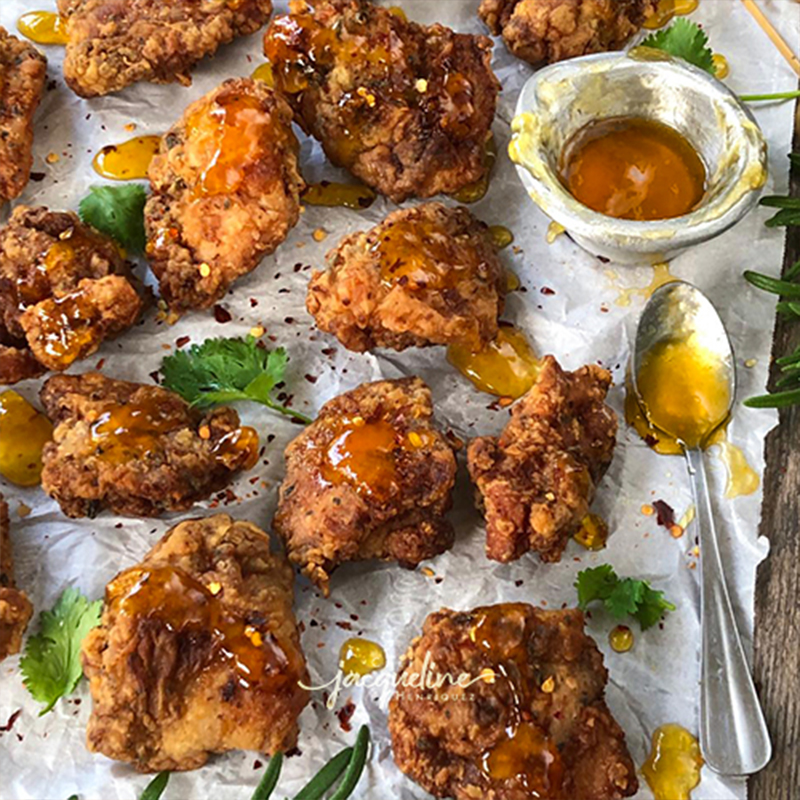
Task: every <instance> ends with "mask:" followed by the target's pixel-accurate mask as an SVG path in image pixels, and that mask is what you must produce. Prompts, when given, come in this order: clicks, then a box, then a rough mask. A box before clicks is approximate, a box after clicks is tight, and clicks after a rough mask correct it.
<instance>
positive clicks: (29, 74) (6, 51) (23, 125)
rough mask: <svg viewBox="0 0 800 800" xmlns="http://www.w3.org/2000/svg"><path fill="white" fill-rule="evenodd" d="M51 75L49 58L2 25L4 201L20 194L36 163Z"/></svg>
mask: <svg viewBox="0 0 800 800" xmlns="http://www.w3.org/2000/svg"><path fill="white" fill-rule="evenodd" d="M46 77H47V59H46V58H45V57H44V56H43V55H42V54H41V53H40V52H39V51H38V50H37V49H36V48H35V47H33V46H32V45H30V44H28V43H27V42H23V41H21V40H20V39H17V37H16V36H11V35H10V34H9V33H8V31H6V29H5V28H3V27H2V26H0V205H2V203H3V202H4V201H5V200H13V199H14V198H15V197H19V195H20V194H21V193H22V190H23V189H24V188H25V187H26V186H27V185H28V179H29V177H30V174H31V165H32V164H33V115H34V114H35V113H36V109H37V108H38V107H39V102H40V101H41V99H42V94H43V93H44V84H45V79H46Z"/></svg>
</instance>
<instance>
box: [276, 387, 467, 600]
mask: <svg viewBox="0 0 800 800" xmlns="http://www.w3.org/2000/svg"><path fill="white" fill-rule="evenodd" d="M432 416H433V405H432V402H431V394H430V390H429V389H428V387H427V386H426V385H425V384H424V383H423V382H422V381H421V380H420V379H419V378H405V379H403V380H395V381H378V382H376V383H366V384H362V385H361V386H359V387H358V388H357V389H354V390H353V391H351V392H345V393H344V394H342V395H339V396H338V397H335V398H333V400H330V401H329V402H327V403H326V404H325V405H324V406H323V407H322V409H321V410H320V412H319V416H318V417H317V419H316V420H315V421H314V422H313V423H312V424H311V425H309V426H308V428H306V430H305V431H303V433H301V434H300V436H298V437H297V438H296V439H295V440H294V441H292V442H291V443H290V444H289V446H288V447H287V448H286V477H285V478H284V480H283V483H282V484H281V488H280V494H279V500H278V509H277V512H276V514H275V520H274V523H273V525H274V528H275V531H276V532H277V533H278V534H279V535H280V536H281V537H282V538H283V540H284V542H285V543H286V549H287V551H288V554H289V559H290V560H291V561H292V562H294V563H295V564H297V565H299V566H300V567H301V568H302V570H303V572H304V573H305V574H306V575H308V576H309V578H311V580H312V581H314V583H316V584H317V585H318V586H319V587H320V588H321V589H322V590H323V591H324V592H325V594H326V595H327V593H328V584H329V581H330V573H331V572H332V571H333V570H334V569H335V568H336V567H337V566H338V565H339V564H342V563H344V562H346V561H362V560H369V559H381V560H384V561H399V562H400V563H401V564H403V565H405V566H416V565H417V564H419V563H420V562H421V561H423V560H424V559H427V558H432V557H433V556H436V555H439V554H440V553H443V552H444V551H445V550H447V549H448V548H450V547H451V546H452V544H453V535H454V534H453V527H452V525H451V524H450V522H449V521H448V520H447V519H446V517H445V514H446V512H447V511H448V510H449V509H450V506H451V495H452V490H453V485H454V483H455V475H456V460H455V456H454V454H453V446H452V445H451V444H450V443H449V442H448V441H447V439H445V437H444V436H442V434H440V433H439V432H437V431H436V430H435V429H434V428H433V427H432V425H431V418H432ZM353 420H359V421H360V423H365V424H366V425H374V426H386V425H388V426H390V428H391V429H392V434H391V437H392V445H391V448H392V449H391V450H390V451H389V452H390V456H389V457H388V459H387V464H383V465H378V468H377V470H375V469H373V470H372V473H371V474H369V475H368V477H367V479H366V480H367V481H368V482H370V481H374V482H373V483H371V485H369V483H368V486H367V487H366V488H365V487H363V486H360V485H359V483H358V482H356V481H351V480H347V479H340V478H339V477H338V476H337V477H335V478H331V477H330V475H328V474H326V464H327V463H328V459H329V457H330V452H331V448H336V447H337V444H336V443H337V442H341V441H342V438H341V437H342V435H343V430H345V429H343V427H342V426H343V424H344V423H345V422H347V421H350V422H352V421H353ZM384 430H385V429H384ZM409 437H410V439H411V440H413V441H414V442H416V444H414V445H411V446H407V445H406V444H405V442H407V441H408V439H409ZM364 444H365V452H362V453H359V454H357V455H356V463H354V464H353V467H354V468H355V469H356V470H358V469H359V464H358V463H357V459H358V458H369V457H370V454H369V452H367V451H372V452H374V451H375V449H377V448H378V447H379V444H378V441H377V439H376V440H373V441H367V442H365V443H364ZM386 469H391V470H392V475H391V481H390V482H389V484H390V485H389V486H388V488H382V489H379V488H378V486H377V483H378V482H383V481H384V479H385V478H386V473H385V472H382V471H381V470H386ZM368 471H369V470H368Z"/></svg>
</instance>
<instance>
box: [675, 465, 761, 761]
mask: <svg viewBox="0 0 800 800" xmlns="http://www.w3.org/2000/svg"><path fill="white" fill-rule="evenodd" d="M686 461H687V463H688V466H689V474H690V475H691V477H692V488H693V490H694V496H695V504H696V507H697V522H698V526H699V530H700V567H701V572H702V575H701V578H702V580H701V584H700V586H701V592H700V597H701V602H700V606H701V625H702V641H703V643H702V661H701V678H700V680H701V687H700V688H701V695H700V746H701V749H702V752H703V756H704V758H705V760H706V763H707V764H708V766H709V767H711V769H713V770H714V771H715V772H719V773H720V774H722V775H750V774H752V773H754V772H758V771H759V770H760V769H762V768H763V767H764V766H766V764H767V763H768V762H769V760H770V757H771V755H772V745H771V743H770V738H769V731H768V730H767V723H766V721H765V719H764V713H763V711H762V710H761V705H760V703H759V700H758V695H757V694H756V689H755V685H754V684H753V678H752V676H751V674H750V668H749V666H748V664H747V658H746V657H745V654H744V648H743V647H742V640H741V638H740V637H739V631H738V629H737V627H736V619H735V617H734V615H733V606H732V605H731V599H730V595H729V594H728V587H727V585H726V583H725V574H724V571H723V566H722V558H721V556H720V551H719V542H718V539H717V531H716V528H715V526H714V513H713V509H712V507H711V498H710V495H709V491H708V481H707V479H706V470H705V463H704V461H703V452H702V451H701V450H699V449H695V450H687V451H686Z"/></svg>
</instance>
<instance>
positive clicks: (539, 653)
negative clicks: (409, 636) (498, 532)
mask: <svg viewBox="0 0 800 800" xmlns="http://www.w3.org/2000/svg"><path fill="white" fill-rule="evenodd" d="M583 627H584V618H583V614H582V613H581V612H580V611H577V610H566V611H541V610H539V609H537V608H533V607H532V606H530V605H527V604H524V603H507V604H502V605H495V606H488V607H485V608H477V609H475V610H474V611H470V612H458V611H450V610H448V609H443V610H441V611H439V612H437V613H434V614H431V615H429V616H428V618H427V620H426V621H425V625H424V627H423V630H422V635H421V636H420V637H419V638H417V639H415V640H414V641H413V642H412V644H411V647H410V649H409V651H408V653H407V654H406V655H405V657H404V659H403V662H402V664H401V667H400V673H399V675H398V688H397V691H396V693H395V695H394V697H393V698H392V701H391V703H390V706H389V731H390V733H391V736H392V748H393V751H394V759H395V762H396V763H397V766H398V767H400V769H401V770H402V771H403V772H405V773H406V775H408V776H409V777H410V778H411V779H412V780H414V781H416V782H417V783H418V784H419V785H420V786H421V787H422V788H423V789H424V790H425V791H427V792H429V793H430V794H432V795H433V796H434V797H453V798H455V800H478V799H479V798H480V800H529V798H531V797H541V798H544V799H545V800H570V799H572V800H578V798H580V800H621V798H624V797H630V796H631V795H634V794H635V793H636V791H637V789H638V781H637V779H636V769H635V767H634V764H633V762H632V760H631V757H630V754H629V753H628V749H627V747H626V745H625V734H624V733H623V731H622V729H621V728H620V726H619V725H618V724H617V722H616V720H615V719H614V718H613V717H612V716H611V712H610V711H609V709H608V706H607V705H606V702H605V698H604V690H605V685H606V683H607V682H608V673H607V671H606V669H605V667H604V666H603V656H602V654H601V653H600V651H599V650H598V649H597V645H596V644H595V643H594V641H593V640H592V639H591V638H589V637H588V636H587V635H586V634H585V633H584V632H583ZM423 674H424V675H425V676H426V680H425V684H424V686H423V687H420V677H421V676H422V675H423ZM437 684H438V685H437Z"/></svg>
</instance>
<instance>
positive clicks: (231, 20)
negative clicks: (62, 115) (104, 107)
mask: <svg viewBox="0 0 800 800" xmlns="http://www.w3.org/2000/svg"><path fill="white" fill-rule="evenodd" d="M58 8H59V11H60V12H61V15H62V16H64V17H66V19H67V36H68V41H67V49H66V54H65V57H64V78H65V80H66V82H67V84H68V85H69V87H70V88H71V89H72V90H73V91H74V92H75V93H76V94H79V95H81V97H95V96H97V95H104V94H109V93H110V92H117V91H119V90H120V89H124V88H125V87H126V86H129V85H130V84H132V83H136V82H138V81H150V82H152V83H173V82H176V81H177V82H179V83H182V84H184V85H187V86H188V85H189V84H190V83H191V82H192V79H191V76H190V72H191V70H192V68H193V67H194V66H195V64H197V62H198V61H200V60H201V59H203V58H205V57H206V56H209V55H212V54H213V53H215V52H216V50H217V48H218V47H219V46H220V45H221V44H225V43H227V42H230V41H232V40H233V39H235V38H236V37H238V36H246V35H248V34H251V33H255V31H257V30H258V29H259V28H260V27H261V26H262V25H263V24H264V23H265V22H266V21H267V20H268V19H269V15H270V14H271V13H272V0H239V2H236V3H231V2H228V0H206V2H202V3H198V2H196V0H170V2H164V1H163V0H58Z"/></svg>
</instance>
